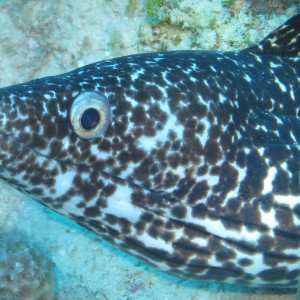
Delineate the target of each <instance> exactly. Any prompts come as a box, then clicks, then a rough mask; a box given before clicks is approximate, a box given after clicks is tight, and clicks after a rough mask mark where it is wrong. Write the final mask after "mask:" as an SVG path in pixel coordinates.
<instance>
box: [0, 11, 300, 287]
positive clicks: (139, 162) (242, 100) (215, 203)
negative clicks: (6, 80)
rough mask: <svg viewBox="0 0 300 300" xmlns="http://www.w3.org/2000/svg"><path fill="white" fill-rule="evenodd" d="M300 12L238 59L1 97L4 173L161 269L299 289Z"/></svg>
mask: <svg viewBox="0 0 300 300" xmlns="http://www.w3.org/2000/svg"><path fill="white" fill-rule="evenodd" d="M299 53H300V15H298V16H295V17H293V18H291V19H290V20H288V21H287V22H286V23H285V24H283V25H281V26H280V27H279V28H278V29H277V30H275V31H274V32H272V33H271V34H270V35H269V36H268V37H266V38H265V39H264V40H263V41H262V42H261V43H259V44H257V45H255V46H253V47H250V48H247V49H245V50H241V51H233V52H222V51H175V52H163V53H149V54H138V55H131V56H126V57H120V58H116V59H110V60H105V61H101V62H97V63H94V64H91V65H87V66H84V67H82V68H79V69H76V70H74V71H72V72H69V73H66V74H62V75H58V76H53V77H46V78H42V79H37V80H33V81H30V82H28V83H24V84H19V85H15V86H10V87H5V88H2V89H0V176H1V178H2V179H3V180H4V181H6V182H8V183H10V184H12V185H14V186H15V187H16V188H17V189H19V190H21V191H23V192H24V193H27V194H29V195H30V196H31V197H32V198H33V199H35V200H37V201H39V202H40V203H42V204H43V205H46V206H47V207H49V208H51V209H52V210H55V211H57V212H58V213H60V214H63V215H65V216H66V217H67V218H70V219H73V220H75V221H76V222H78V223H79V224H81V225H82V226H84V227H85V228H87V229H89V230H91V231H93V232H94V233H96V234H97V235H99V236H100V237H101V238H103V239H105V240H107V241H109V242H111V243H112V244H114V245H116V246H117V247H119V248H121V249H123V250H124V251H126V252H128V253H130V254H132V255H134V256H136V257H137V258H138V259H140V260H142V261H144V262H146V263H148V264H151V265H153V266H155V267H157V268H159V269H160V270H162V271H165V272H168V273H170V274H173V275H176V276H179V277H182V278H188V279H192V280H199V281H202V280H207V281H217V282H226V283H232V284H240V285H248V286H256V287H260V286H275V287H287V286H290V287H293V286H296V285H297V280H298V277H299V274H300V272H299V264H300V239H299V227H300V200H299V199H300V147H299V143H300V57H299Z"/></svg>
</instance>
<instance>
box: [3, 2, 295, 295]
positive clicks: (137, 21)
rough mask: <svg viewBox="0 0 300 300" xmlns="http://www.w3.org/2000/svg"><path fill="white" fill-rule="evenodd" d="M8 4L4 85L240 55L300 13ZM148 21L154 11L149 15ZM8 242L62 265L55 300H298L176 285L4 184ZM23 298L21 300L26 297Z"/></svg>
mask: <svg viewBox="0 0 300 300" xmlns="http://www.w3.org/2000/svg"><path fill="white" fill-rule="evenodd" d="M161 2H163V3H164V4H165V5H163V7H162V8H161V9H160V10H159V11H155V10H154V12H153V11H151V12H150V15H151V17H152V18H149V16H148V17H147V16H146V6H145V1H138V0H137V1H135V0H128V1H127V0H124V1H117V0H112V1H108V0H107V1H106V0H98V1H89V0H87V1H83V0H82V1H80V0H66V1H55V0H48V1H37V0H36V1H21V0H11V1H3V0H1V1H0V27H1V30H0V57H1V63H0V85H1V86H5V85H11V84H15V83H21V82H25V81H28V80H30V79H34V78H39V77H43V76H47V75H56V74H59V73H63V72H66V71H69V70H72V69H74V68H76V67H79V66H82V65H85V64H87V63H92V62H95V61H98V60H102V59H106V58H110V57H116V56H121V55H126V54H133V53H137V52H145V51H158V50H169V49H196V48H199V49H200V48H205V49H223V50H227V49H237V48H243V47H245V46H247V45H248V44H249V43H251V42H257V41H258V40H259V39H261V38H263V36H264V35H266V34H267V33H268V32H270V31H271V30H273V29H274V28H275V27H277V26H278V25H280V24H281V23H282V22H284V21H285V20H286V19H287V18H289V17H290V16H292V15H294V14H295V13H296V12H297V11H299V1H274V0H273V1H241V0H237V1H221V0H211V1H209V0H203V1H193V0H189V1H177V2H178V3H179V2H180V3H179V4H178V3H177V5H174V2H176V1H161ZM148 13H149V10H148ZM0 191H1V192H0V234H2V233H4V232H8V231H23V232H24V233H26V234H27V235H28V236H30V238H31V239H32V240H34V241H35V242H37V243H40V244H42V245H43V247H44V248H46V249H47V251H48V253H49V255H50V257H51V259H52V261H53V262H54V264H55V265H56V276H57V299H59V300H71V299H73V300H80V299H107V300H117V299H118V300H129V299H132V300H136V299H148V300H151V299H172V300H176V299H201V300H202V299H203V300H205V299H222V300H226V299H231V300H234V299H239V300H244V299H275V300H276V299H282V300H283V299H286V300H287V299H294V298H295V291H286V290H285V291H282V290H261V289H245V288H242V287H234V286H228V285H223V284H208V283H192V282H188V281H183V280H178V279H176V278H173V277H171V276H168V275H166V274H163V273H161V272H159V271H156V270H154V269H153V268H150V267H147V266H145V265H144V264H142V263H140V262H138V261H137V260H136V259H134V258H132V257H130V256H128V255H126V254H124V253H122V252H121V251H119V250H117V249H115V248H114V247H112V246H110V245H109V244H107V243H106V242H103V241H101V240H99V239H98V238H97V237H95V236H94V235H92V234H90V233H89V232H88V231H87V230H85V229H82V228H81V227H79V226H77V225H76V224H74V223H73V222H71V221H69V220H66V219H65V218H64V217H61V216H59V215H58V214H56V213H53V212H51V211H50V210H48V209H46V208H44V207H42V206H41V205H39V204H38V203H36V202H34V201H33V200H32V199H30V198H29V197H27V196H24V195H22V194H21V193H19V192H17V191H16V190H14V189H13V188H11V187H10V186H8V185H7V184H5V183H2V182H1V183H0ZM20 300H21V299H20Z"/></svg>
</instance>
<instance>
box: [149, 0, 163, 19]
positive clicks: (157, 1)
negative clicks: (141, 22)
mask: <svg viewBox="0 0 300 300" xmlns="http://www.w3.org/2000/svg"><path fill="white" fill-rule="evenodd" d="M162 5H163V1H162V0H148V1H147V3H146V11H147V15H148V17H149V18H150V19H151V20H153V21H156V22H158V20H159V18H158V17H159V9H160V8H161V7H162Z"/></svg>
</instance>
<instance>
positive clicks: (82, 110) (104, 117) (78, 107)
mask: <svg viewBox="0 0 300 300" xmlns="http://www.w3.org/2000/svg"><path fill="white" fill-rule="evenodd" d="M70 120H71V124H72V126H73V128H74V131H75V133H76V134H77V135H78V136H79V137H81V138H83V139H93V138H97V137H101V136H103V135H104V134H105V132H106V130H107V128H108V126H109V124H110V123H111V110H110V106H109V104H108V102H107V100H106V99H105V98H104V96H102V95H100V94H98V93H96V92H83V93H81V94H79V95H78V96H77V97H76V98H75V100H74V102H73V104H72V107H71V111H70Z"/></svg>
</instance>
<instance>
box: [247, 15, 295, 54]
mask: <svg viewBox="0 0 300 300" xmlns="http://www.w3.org/2000/svg"><path fill="white" fill-rule="evenodd" d="M243 51H245V52H250V53H253V54H258V55H263V54H270V55H277V56H290V57H295V56H299V55H300V14H299V15H296V16H294V17H292V18H290V19H289V20H287V21H286V22H285V23H284V24H282V25H281V26H279V27H278V28H277V29H275V30H274V31H273V32H272V33H270V34H269V35H268V36H267V37H266V38H265V39H263V40H262V41H261V42H260V43H259V44H257V45H254V46H251V47H249V48H246V49H245V50H243Z"/></svg>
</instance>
